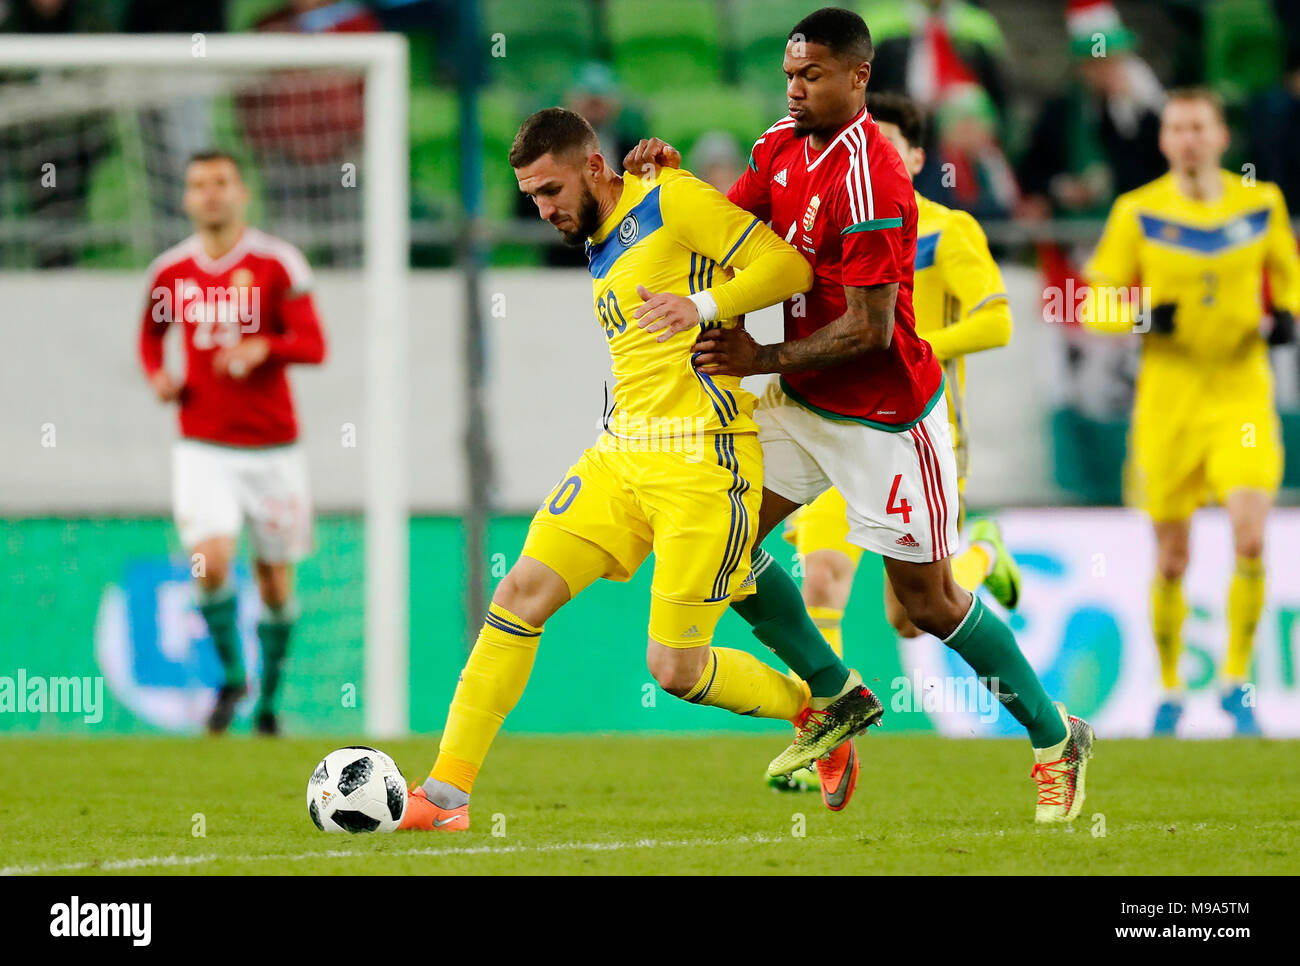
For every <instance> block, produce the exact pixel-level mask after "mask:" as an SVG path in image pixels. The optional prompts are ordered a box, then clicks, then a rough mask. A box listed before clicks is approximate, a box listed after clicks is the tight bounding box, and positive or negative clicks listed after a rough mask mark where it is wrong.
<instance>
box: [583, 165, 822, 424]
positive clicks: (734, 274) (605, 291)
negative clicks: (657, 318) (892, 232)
mask: <svg viewBox="0 0 1300 966" xmlns="http://www.w3.org/2000/svg"><path fill="white" fill-rule="evenodd" d="M587 256H588V261H589V268H590V271H591V275H592V297H593V299H594V302H595V312H596V319H597V321H598V322H599V323H600V326H601V328H602V330H603V331H604V334H605V338H606V339H607V340H608V341H609V351H610V356H611V361H612V365H613V372H614V378H615V380H616V384H615V387H614V393H613V395H614V409H613V411H612V413H611V414H610V416H609V417H607V419H606V429H607V431H608V432H610V433H612V434H613V435H616V436H620V437H624V438H630V439H646V438H650V439H660V438H672V437H682V436H698V435H701V434H703V435H712V434H717V433H754V432H757V426H756V424H755V423H754V418H753V412H754V403H755V399H754V396H753V394H751V393H749V392H747V391H745V390H744V389H741V388H740V378H739V377H738V376H710V375H706V374H705V373H702V372H699V371H697V370H696V369H695V368H694V367H693V366H692V364H691V359H692V352H691V348H692V346H693V345H694V343H695V340H696V337H697V336H698V335H699V330H689V331H686V332H679V333H678V334H677V335H675V336H673V337H672V338H670V339H667V340H665V341H663V342H660V341H658V339H659V336H660V335H661V333H658V332H654V333H648V332H646V331H645V330H644V329H641V328H639V327H638V326H637V320H636V318H635V317H634V315H633V312H634V310H635V309H636V307H637V306H638V305H640V304H641V302H642V299H641V297H640V296H639V295H638V294H637V286H638V285H642V286H645V288H646V289H648V290H649V291H650V292H653V293H658V292H671V293H674V294H677V295H690V294H693V293H696V292H703V291H708V292H709V294H710V295H711V296H712V297H713V300H714V301H715V302H716V304H717V308H718V315H719V318H718V319H717V320H716V321H715V322H713V323H708V324H709V325H714V326H718V327H722V328H729V327H732V326H735V325H737V324H738V323H739V321H740V317H741V316H743V314H744V313H745V312H752V311H754V310H755V309H758V308H762V307H764V306H766V305H772V304H775V303H777V302H780V301H783V300H784V299H786V298H788V297H790V296H791V295H794V294H795V293H797V292H802V291H805V290H806V289H807V288H808V287H809V286H810V285H811V284H812V269H811V267H810V266H809V264H808V262H807V260H806V259H805V258H804V257H803V256H802V255H800V254H799V253H798V252H797V251H796V250H795V249H794V248H792V247H791V246H789V245H787V244H786V243H785V242H783V241H782V240H781V239H780V238H778V237H777V236H776V235H775V234H774V233H773V232H772V230H771V229H770V228H768V227H767V225H765V224H763V223H762V222H761V221H759V220H758V219H757V218H755V217H754V216H753V215H751V214H749V213H748V212H746V211H744V210H742V209H741V208H738V207H737V206H736V205H733V204H732V203H731V202H730V201H728V200H727V199H726V197H724V196H723V195H722V194H721V193H720V192H719V191H717V190H716V189H715V188H713V187H712V186H711V185H709V184H707V183H705V182H703V181H700V180H699V179H697V178H696V177H694V176H693V175H691V174H690V173H689V172H687V171H680V170H675V169H672V168H661V169H659V171H658V173H657V175H656V176H655V177H654V179H653V180H651V179H649V178H645V177H640V176H637V175H634V174H631V173H627V174H624V175H623V193H622V196H621V197H620V198H619V201H618V204H617V205H615V207H614V210H613V211H612V212H611V213H610V214H609V216H608V217H607V218H606V219H605V220H604V221H603V222H602V223H601V225H600V227H599V228H598V229H597V230H596V232H595V233H594V234H593V235H592V236H591V237H590V238H589V239H588V241H587ZM760 259H762V263H763V266H764V267H763V268H762V269H756V270H754V271H752V272H750V271H746V269H747V268H748V267H749V266H751V265H752V264H754V263H755V262H756V261H759V260H760ZM705 324H706V323H701V325H705Z"/></svg>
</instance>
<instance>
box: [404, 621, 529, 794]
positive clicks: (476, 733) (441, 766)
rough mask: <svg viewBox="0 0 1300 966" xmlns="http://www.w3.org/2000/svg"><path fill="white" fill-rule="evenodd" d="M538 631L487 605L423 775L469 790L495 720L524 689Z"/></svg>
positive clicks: (495, 727)
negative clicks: (432, 759) (435, 754)
mask: <svg viewBox="0 0 1300 966" xmlns="http://www.w3.org/2000/svg"><path fill="white" fill-rule="evenodd" d="M541 633H542V629H541V628H540V627H534V626H533V625H532V624H529V623H528V622H527V621H525V620H522V619H521V618H519V617H516V616H515V615H514V614H512V613H510V611H508V610H506V609H505V608H504V607H502V606H500V605H499V604H492V605H491V606H490V607H489V608H488V616H487V620H486V621H485V622H484V624H483V630H481V631H479V635H478V640H477V641H475V642H474V650H473V651H471V652H470V655H469V661H468V662H466V664H465V670H464V671H462V672H461V676H460V683H459V684H458V685H456V695H455V697H453V698H452V699H451V710H450V711H449V712H448V714H447V726H446V728H444V729H443V732H442V742H441V743H440V744H439V745H438V760H437V762H435V763H434V766H433V771H431V772H430V773H429V774H430V775H431V776H432V777H433V778H436V779H437V780H438V781H444V782H447V783H448V784H450V785H455V786H456V787H457V788H459V789H460V790H461V791H463V792H469V791H471V790H472V789H473V787H474V779H475V778H476V777H477V776H478V770H479V767H480V766H481V765H482V764H483V759H484V758H486V757H487V752H488V748H489V747H490V746H491V744H492V739H493V738H495V737H496V734H497V731H498V730H499V729H500V727H501V722H503V721H505V719H506V715H507V714H509V713H510V711H511V710H512V709H513V708H514V706H515V705H516V704H517V703H518V702H519V698H520V696H521V695H522V694H523V693H524V686H525V685H526V684H527V683H528V675H529V674H530V673H531V672H532V670H533V659H534V658H535V657H536V656H537V642H538V637H539V635H540V634H541Z"/></svg>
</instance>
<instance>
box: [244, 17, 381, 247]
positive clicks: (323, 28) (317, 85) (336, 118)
mask: <svg viewBox="0 0 1300 966" xmlns="http://www.w3.org/2000/svg"><path fill="white" fill-rule="evenodd" d="M253 29H255V30H257V31H261V32H276V31H282V32H290V33H370V32H374V31H378V30H380V29H381V25H380V22H379V19H378V18H377V17H376V16H375V15H374V14H373V13H371V12H370V10H369V9H367V8H366V7H365V6H364V5H362V4H360V3H356V2H350V0H349V2H342V3H331V2H329V0H291V2H290V3H288V4H287V5H285V6H284V7H281V8H279V9H277V10H274V11H272V12H271V13H269V14H267V15H266V16H265V17H263V18H262V19H261V20H259V21H257V23H256V24H255V25H254V28H253ZM236 104H237V107H238V109H239V115H240V119H241V121H242V123H243V127H244V134H245V137H246V138H247V140H248V143H249V146H250V147H251V148H252V150H253V153H254V155H255V158H256V161H257V167H258V170H259V173H260V174H261V177H262V182H263V185H264V188H265V195H266V203H267V214H268V216H269V218H268V222H269V224H268V227H269V228H270V230H271V231H272V232H274V233H276V234H283V235H285V236H287V237H288V238H289V239H291V240H293V241H295V242H297V243H298V244H299V246H300V247H302V248H303V249H304V251H305V253H306V255H307V257H308V259H309V260H310V261H311V262H312V264H318V265H340V264H345V265H355V264H358V262H359V261H360V254H361V230H362V226H361V185H360V173H359V171H360V166H361V153H362V135H363V133H364V130H365V81H364V79H363V78H362V76H361V74H360V73H359V72H357V71H354V70H337V71H334V70H283V71H276V72H275V73H273V74H270V75H268V76H266V77H264V78H261V79H259V80H258V81H256V82H254V83H253V84H250V85H248V86H247V87H245V88H244V90H243V91H242V92H241V93H240V95H239V96H238V98H237V99H236ZM349 163H350V164H353V165H355V166H356V168H355V169H353V170H354V171H356V172H357V174H356V177H355V178H354V179H352V181H351V182H350V184H348V183H345V180H344V179H345V172H344V167H343V166H344V165H345V164H349Z"/></svg>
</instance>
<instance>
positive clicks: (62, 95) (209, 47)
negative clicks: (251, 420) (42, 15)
mask: <svg viewBox="0 0 1300 966" xmlns="http://www.w3.org/2000/svg"><path fill="white" fill-rule="evenodd" d="M407 83H408V74H407V51H406V40H405V38H404V37H402V36H400V35H394V34H373V35H348V36H310V37H305V36H295V35H278V36H270V35H263V36H213V37H204V36H202V35H194V36H152V37H132V36H116V35H114V36H102V37H100V36H76V37H59V38H44V37H8V38H0V272H3V273H4V276H3V277H4V279H5V287H6V290H7V305H6V312H5V313H3V315H4V316H5V322H4V330H5V338H6V342H7V347H6V354H7V355H8V357H9V360H10V361H11V362H15V363H17V364H16V365H12V366H8V365H7V366H6V375H5V378H4V379H3V380H0V382H3V383H4V388H3V389H0V402H2V403H3V404H4V410H5V412H6V414H7V415H6V418H5V419H3V420H2V421H0V442H3V444H4V445H5V446H6V447H7V451H8V452H10V453H11V454H14V455H15V457H16V458H15V459H13V460H9V461H5V462H6V463H7V467H6V468H5V469H0V494H3V495H2V496H0V521H3V526H4V528H5V530H6V532H7V535H8V536H9V540H8V561H7V562H8V564H9V565H10V568H11V569H14V570H15V572H16V571H17V570H24V569H25V570H29V571H30V570H31V569H32V561H33V560H36V559H38V558H39V557H40V555H41V553H49V554H51V555H52V556H53V558H54V559H56V560H60V561H61V564H56V565H55V567H56V570H57V569H58V567H60V566H61V567H63V568H64V571H65V575H66V568H68V567H73V568H82V570H81V574H82V576H83V577H85V575H86V572H87V569H89V570H91V571H93V572H94V574H95V575H96V576H95V577H94V578H93V579H92V578H87V579H82V580H80V581H79V582H78V583H76V585H75V586H76V587H78V588H80V589H78V590H77V591H76V592H75V593H73V594H72V598H73V599H72V600H71V602H70V601H69V596H68V591H67V588H69V587H72V586H73V584H72V583H70V582H66V581H65V582H63V583H60V581H59V580H58V579H54V578H57V577H58V576H59V574H57V573H56V574H55V575H54V578H52V583H51V584H50V586H51V587H52V588H55V591H58V590H60V589H61V590H62V603H61V604H60V601H59V596H60V594H59V593H58V592H54V591H52V592H51V593H50V594H47V595H46V596H45V597H44V598H42V597H40V596H39V595H37V596H36V597H35V598H33V597H32V596H31V595H30V594H29V593H28V591H29V590H30V589H31V587H32V584H31V583H30V582H16V583H14V584H11V585H10V586H8V587H7V588H6V597H9V598H11V599H6V600H5V601H4V603H5V605H6V608H8V607H13V608H14V609H15V610H16V611H18V612H20V613H22V614H23V615H24V617H25V618H27V619H29V622H30V624H31V625H32V626H31V633H33V634H36V635H38V636H40V637H41V639H42V640H44V641H45V645H43V646H46V647H47V648H52V649H56V650H59V652H60V653H62V652H63V651H66V652H67V659H66V662H65V663H66V664H67V665H68V666H69V667H74V666H77V667H79V666H82V665H81V663H80V662H81V661H82V660H83V658H85V657H86V655H89V654H90V653H91V649H92V646H93V649H94V651H95V654H96V657H95V661H96V669H95V670H96V673H102V674H104V676H105V677H106V679H107V684H108V686H109V689H110V690H112V691H113V692H114V695H115V697H116V698H117V699H118V700H119V701H120V702H121V703H123V704H124V705H125V706H127V707H128V708H129V710H130V712H131V713H133V714H135V715H137V716H138V717H139V718H141V720H142V721H143V722H144V723H145V724H147V725H153V726H157V727H162V728H181V729H183V728H185V727H186V726H187V725H193V723H194V722H193V721H192V720H191V719H193V718H194V717H195V714H196V713H195V712H194V710H193V709H192V708H189V707H188V706H186V705H185V702H191V703H193V702H195V701H200V702H201V700H202V699H201V697H198V698H196V696H195V695H196V694H199V695H201V693H202V691H203V689H202V688H201V687H197V686H196V682H198V683H199V684H201V683H203V682H204V680H205V678H206V677H209V676H211V675H210V671H211V668H210V667H207V665H206V663H205V662H207V659H206V658H205V657H204V656H203V654H204V649H203V642H202V637H203V635H204V629H203V627H202V625H201V622H198V621H197V615H195V614H193V613H192V612H190V611H187V608H186V607H185V606H184V605H183V604H180V603H177V601H181V600H183V598H182V597H181V596H178V594H179V591H178V590H177V587H178V586H180V585H183V584H185V583H186V578H187V576H188V575H187V574H186V573H185V571H184V560H183V555H181V556H180V557H178V553H179V550H180V548H178V547H177V546H176V537H175V533H174V528H173V527H172V526H171V524H170V517H171V498H170V488H169V484H170V481H169V478H170V464H169V452H170V439H171V437H172V435H174V433H175V422H174V421H175V413H174V411H173V410H170V409H168V410H163V409H162V407H159V406H158V405H157V404H156V403H154V402H153V399H152V397H151V395H150V394H149V392H148V390H147V388H146V387H145V385H144V382H143V379H142V377H141V375H140V372H139V370H138V367H137V366H136V364H135V344H136V334H137V331H138V324H139V319H140V313H141V310H142V308H143V306H144V291H145V285H146V281H145V279H144V271H145V269H146V267H147V266H148V265H149V264H150V262H151V261H152V260H153V259H154V258H155V257H156V256H157V255H158V254H160V253H161V252H163V251H164V250H166V249H167V248H169V247H171V246H172V245H174V244H176V243H177V242H178V241H180V240H181V239H183V238H185V237H187V236H188V235H190V234H191V232H192V229H191V227H190V224H189V222H188V220H187V218H186V217H185V215H184V213H183V211H182V208H181V196H182V189H183V177H184V169H185V165H186V161H187V159H188V158H189V157H190V155H191V154H193V153H194V152H196V151H200V150H203V149H209V148H217V149H220V150H223V151H227V152H229V153H231V154H233V155H234V156H235V157H236V158H238V159H239V161H240V163H241V169H242V171H243V174H244V180H245V181H246V182H247V184H248V186H249V188H250V192H251V196H252V202H251V206H250V211H249V222H250V224H251V225H253V226H255V227H257V228H260V229H262V230H264V231H266V232H269V233H271V234H273V235H276V236H279V237H281V238H284V239H286V240H288V241H290V242H292V243H293V244H294V245H296V246H297V247H298V248H299V249H301V250H302V252H303V254H304V255H305V256H306V258H307V261H308V262H309V263H310V265H311V266H312V268H313V270H314V272H315V276H316V300H317V305H318V308H319V310H320V314H321V317H322V319H323V321H324V325H325V329H326V339H327V342H328V344H329V347H330V355H329V358H328V359H327V364H326V366H324V367H322V368H321V369H320V370H319V371H316V370H312V369H308V368H305V367H299V368H297V369H291V370H290V380H291V382H292V383H293V385H294V390H295V397H296V402H297V409H298V417H299V423H300V426H301V427H302V439H303V444H304V447H305V449H306V452H307V460H308V465H309V467H310V472H311V476H312V489H313V494H314V497H315V503H316V510H317V517H318V525H317V546H318V550H317V554H316V556H315V557H314V558H313V559H311V560H309V561H306V562H304V564H303V566H302V567H301V568H300V574H299V598H300V600H301V601H302V603H303V605H304V617H303V618H302V620H301V621H300V624H299V632H298V636H297V638H295V642H294V645H293V649H292V651H291V654H292V658H291V660H292V662H293V673H291V675H290V676H289V678H287V679H286V685H285V687H286V691H285V694H284V704H285V710H286V716H287V718H289V719H293V718H294V711H293V709H294V706H295V705H300V707H301V710H302V715H301V716H300V717H301V719H302V720H301V721H299V722H294V721H292V720H290V721H289V723H290V725H291V726H292V725H293V724H298V726H299V730H306V729H312V730H330V729H331V723H330V721H329V720H327V719H326V718H325V713H327V712H328V711H329V710H330V709H337V710H338V712H339V713H338V714H337V715H335V716H334V720H335V721H337V722H343V724H342V725H341V729H342V730H353V731H357V730H361V729H362V728H364V729H365V730H366V731H368V732H369V733H371V734H376V735H392V734H400V733H403V732H405V731H406V730H407V727H408V697H407V683H406V682H407V664H408V653H407V651H408V646H407V622H408V619H409V615H408V590H407V588H408V577H407V573H408V571H407V568H408V562H407V556H408V554H407V539H408V537H407V527H408V506H407V496H406V486H407V480H408V475H409V474H408V468H407V463H406V459H407V451H408V447H407V441H406V417H405V408H406V400H405V396H404V391H405V387H406V385H407V377H406V365H407V359H406V355H407V344H406V340H407V326H408V318H407V302H406V290H405V286H406V281H407V258H408V254H407V253H408V245H407V238H408V224H407V223H408V202H407V183H408V172H407V169H408V146H407V111H406V103H407ZM178 338H179V336H178V335H177V333H176V332H172V333H169V336H168V342H169V346H168V357H169V359H170V360H173V361H172V365H173V367H175V366H177V365H179V362H178V361H177V360H178V356H179V345H171V344H170V343H173V342H176V341H177V340H178ZM42 434H43V435H42ZM15 547H17V550H15ZM160 548H162V552H161V553H160V552H159V549H160ZM240 556H241V559H244V560H246V559H247V554H246V553H245V552H243V548H242V547H241V555H240ZM168 561H170V562H168ZM101 571H102V573H101ZM237 576H238V578H239V579H240V581H241V590H240V593H241V619H243V620H244V622H245V625H246V634H245V637H246V639H251V640H252V642H253V643H251V644H248V645H246V648H247V649H248V651H249V653H248V655H247V656H248V658H249V660H251V661H252V662H253V663H251V664H250V663H249V660H246V666H247V667H249V668H250V679H251V683H253V684H254V685H255V683H256V675H255V673H253V672H254V671H255V668H256V660H257V655H256V651H255V648H256V645H255V635H254V634H252V633H251V628H252V625H253V622H254V621H255V619H256V611H257V599H256V589H255V587H254V586H253V582H252V580H251V579H250V575H249V574H248V573H247V566H246V565H245V566H244V567H243V569H242V570H241V571H240V573H239V574H238V575H237ZM24 587H25V589H24ZM150 588H153V590H152V596H150V595H151V590H150ZM83 597H84V598H87V599H84V600H83V599H81V598H83ZM245 598H247V599H246V600H245ZM42 601H44V602H45V603H47V604H49V605H50V606H51V607H52V608H54V609H52V610H46V611H42V610H41V603H42ZM60 606H62V607H64V608H67V607H71V608H72V611H73V613H69V612H68V611H67V610H63V611H62V613H60V611H59V608H60ZM60 617H62V618H63V619H62V620H60ZM363 642H364V644H363ZM47 653H48V651H47ZM308 709H313V710H312V712H311V713H313V714H315V715H316V717H315V718H312V717H309V712H308Z"/></svg>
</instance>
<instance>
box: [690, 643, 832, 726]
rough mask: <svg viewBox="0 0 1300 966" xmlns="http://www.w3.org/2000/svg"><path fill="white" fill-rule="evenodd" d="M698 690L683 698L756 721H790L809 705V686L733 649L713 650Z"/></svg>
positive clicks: (695, 689) (697, 684)
mask: <svg viewBox="0 0 1300 966" xmlns="http://www.w3.org/2000/svg"><path fill="white" fill-rule="evenodd" d="M710 650H711V652H712V653H711V655H710V657H709V663H708V664H706V665H705V666H704V674H702V675H701V676H700V679H699V681H697V682H696V683H695V687H693V688H691V689H690V691H688V692H687V693H686V694H684V695H683V696H682V697H683V698H684V699H685V700H687V701H689V702H691V703H692V704H707V705H709V706H711V707H714V708H726V709H727V710H728V711H734V712H736V714H746V715H751V716H753V717H755V718H784V719H785V720H787V721H791V720H793V719H794V718H795V716H796V715H798V714H799V712H800V711H802V710H803V708H804V705H806V704H807V703H808V685H806V684H804V683H803V682H802V681H800V680H799V679H798V678H797V677H795V676H794V675H793V674H782V673H781V672H780V671H778V670H777V669H776V668H773V667H768V665H766V664H764V663H763V662H762V661H760V660H759V659H758V658H756V657H754V655H752V654H748V653H746V652H745V651H737V650H736V649H735V648H731V647H714V648H711V649H710Z"/></svg>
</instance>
